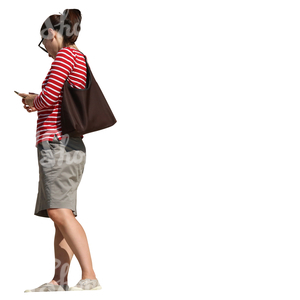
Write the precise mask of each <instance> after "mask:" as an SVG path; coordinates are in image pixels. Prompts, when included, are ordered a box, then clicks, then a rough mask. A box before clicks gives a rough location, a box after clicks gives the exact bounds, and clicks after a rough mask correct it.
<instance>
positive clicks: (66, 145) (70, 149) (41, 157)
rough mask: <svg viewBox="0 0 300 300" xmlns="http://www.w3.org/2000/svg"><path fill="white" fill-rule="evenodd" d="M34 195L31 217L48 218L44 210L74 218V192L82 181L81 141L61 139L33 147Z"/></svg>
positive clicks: (75, 210) (55, 138) (82, 150)
mask: <svg viewBox="0 0 300 300" xmlns="http://www.w3.org/2000/svg"><path fill="white" fill-rule="evenodd" d="M37 155H38V164H39V185H38V195H37V199H36V206H35V212H34V214H35V215H36V216H39V217H46V218H49V216H48V213H47V209H48V208H69V209H71V210H72V212H73V214H74V216H75V217H76V216H77V188H78V186H79V183H80V181H81V178H82V174H83V170H84V166H85V161H86V149H85V145H84V143H83V141H82V138H81V137H76V138H75V137H69V136H68V135H64V136H63V138H62V140H61V141H59V140H58V138H57V136H56V135H55V136H54V138H53V140H52V141H43V142H41V143H39V144H38V145H37Z"/></svg>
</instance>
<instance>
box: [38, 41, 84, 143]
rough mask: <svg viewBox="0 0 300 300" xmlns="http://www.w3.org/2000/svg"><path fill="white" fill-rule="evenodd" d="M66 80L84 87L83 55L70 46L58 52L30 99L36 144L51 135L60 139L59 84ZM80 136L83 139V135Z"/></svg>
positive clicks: (72, 85)
mask: <svg viewBox="0 0 300 300" xmlns="http://www.w3.org/2000/svg"><path fill="white" fill-rule="evenodd" d="M66 80H68V82H69V83H70V85H71V87H73V88H77V89H84V88H85V85H86V64H85V59H84V56H83V54H82V53H81V52H79V51H78V50H76V49H74V48H71V47H65V48H62V49H61V50H59V51H58V53H57V55H56V57H55V60H54V61H53V63H52V65H51V68H50V71H49V72H48V74H47V76H46V78H45V80H44V82H43V84H42V92H41V93H40V94H39V95H38V96H36V98H35V99H34V102H33V105H34V107H35V108H36V110H37V111H38V120H37V128H36V145H35V146H36V147H37V145H38V144H39V143H41V142H43V141H46V140H48V141H49V140H51V141H52V140H53V137H54V135H55V134H56V135H57V137H58V139H59V140H61V139H62V130H61V115H60V113H61V102H62V99H63V86H64V83H65V81H66ZM81 137H82V138H83V135H82V136H81Z"/></svg>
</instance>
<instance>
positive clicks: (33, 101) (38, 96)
mask: <svg viewBox="0 0 300 300" xmlns="http://www.w3.org/2000/svg"><path fill="white" fill-rule="evenodd" d="M38 97H39V95H36V97H35V98H34V100H33V106H34V107H35V108H36V110H37V109H38V108H37V107H36V106H35V104H34V102H35V101H36V99H37V98H38Z"/></svg>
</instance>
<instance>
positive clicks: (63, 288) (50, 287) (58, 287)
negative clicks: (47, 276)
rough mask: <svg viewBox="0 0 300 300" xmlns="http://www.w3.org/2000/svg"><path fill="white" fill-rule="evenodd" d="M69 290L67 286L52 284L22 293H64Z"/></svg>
mask: <svg viewBox="0 0 300 300" xmlns="http://www.w3.org/2000/svg"><path fill="white" fill-rule="evenodd" d="M68 290H69V286H68V285H67V284H66V285H63V286H61V285H58V284H52V283H44V284H42V285H41V286H39V287H38V288H35V289H32V290H26V291H24V293H29V292H65V291H68Z"/></svg>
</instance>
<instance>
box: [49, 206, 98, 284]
mask: <svg viewBox="0 0 300 300" xmlns="http://www.w3.org/2000/svg"><path fill="white" fill-rule="evenodd" d="M47 211H48V215H49V217H50V218H51V219H52V220H53V222H54V223H55V225H56V226H57V227H58V228H59V230H60V232H61V233H62V235H63V237H64V238H65V240H66V242H67V244H68V245H69V246H70V249H71V250H72V251H73V253H74V254H75V256H76V258H77V259H78V262H79V264H80V266H81V270H82V278H81V279H86V278H89V279H96V275H95V272H94V270H93V265H92V258H91V254H90V249H89V245H88V241H87V237H86V234H85V232H84V230H83V228H82V226H81V225H80V223H79V222H78V221H77V220H76V218H75V216H74V215H73V212H72V211H71V210H70V209H67V208H49V209H48V210H47Z"/></svg>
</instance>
